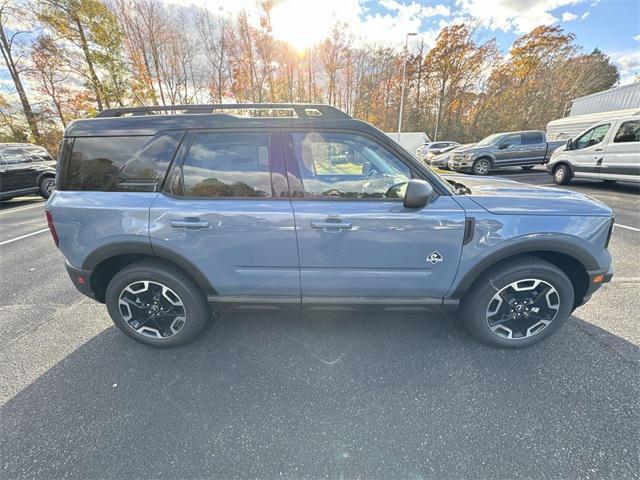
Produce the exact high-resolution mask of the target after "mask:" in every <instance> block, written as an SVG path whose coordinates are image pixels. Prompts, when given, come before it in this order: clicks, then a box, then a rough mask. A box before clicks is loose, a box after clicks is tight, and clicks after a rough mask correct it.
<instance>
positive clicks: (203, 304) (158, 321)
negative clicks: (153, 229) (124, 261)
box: [105, 259, 211, 347]
mask: <svg viewBox="0 0 640 480" xmlns="http://www.w3.org/2000/svg"><path fill="white" fill-rule="evenodd" d="M152 296H153V297H155V298H156V300H153V299H152V298H151V297H152ZM105 303H106V304H107V310H108V311H109V315H110V316H111V319H112V320H113V323H115V324H116V326H117V327H118V328H119V329H120V330H122V331H123V332H124V333H126V334H127V335H129V336H130V337H131V338H133V339H135V340H137V341H139V342H142V343H146V344H147V345H153V346H154V347H175V346H178V345H183V344H185V343H187V342H190V341H191V340H193V339H194V338H195V337H196V336H197V335H198V333H200V331H201V330H202V329H203V327H204V326H205V325H206V324H207V322H208V320H209V319H210V318H211V309H210V308H209V304H208V303H207V299H206V297H205V295H204V293H203V292H202V290H201V289H200V287H199V286H198V284H197V283H196V282H195V281H194V280H193V279H192V278H191V277H190V276H189V275H187V274H186V273H184V272H183V271H182V270H180V269H179V268H176V267H174V266H173V265H170V264H167V263H165V262H162V261H159V260H154V259H148V260H140V261H138V262H135V263H133V264H132V265H129V266H128V267H125V268H123V269H122V270H120V271H119V272H118V273H116V274H115V275H114V277H113V278H112V279H111V281H110V282H109V285H108V286H107V291H106V296H105ZM136 304H139V305H140V306H142V307H144V308H140V307H137V306H135V305H136ZM147 307H149V308H150V310H147ZM151 309H154V313H153V315H154V316H153V317H152V318H150V315H149V313H150V312H151ZM167 312H171V313H167ZM127 317H129V318H127ZM143 322H144V323H143Z"/></svg>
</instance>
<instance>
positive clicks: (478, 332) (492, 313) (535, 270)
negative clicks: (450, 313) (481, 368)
mask: <svg viewBox="0 0 640 480" xmlns="http://www.w3.org/2000/svg"><path fill="white" fill-rule="evenodd" d="M573 301H574V292H573V285H572V284H571V281H570V280H569V278H568V277H567V276H566V275H565V274H564V272H562V270H560V269H559V268H557V267H555V266H554V265H552V264H551V263H549V262H546V261H544V260H541V259H539V258H536V257H520V258H518V259H515V260H513V261H510V262H508V263H505V264H503V265H501V266H499V267H497V268H494V269H492V270H490V271H489V272H487V273H486V274H485V275H483V276H482V277H481V278H480V279H478V280H477V281H476V283H475V284H474V286H473V287H472V288H471V290H470V291H469V292H468V293H467V295H465V297H464V299H463V301H462V307H461V310H460V314H461V319H462V321H463V323H464V324H465V326H466V327H467V328H468V329H469V331H470V332H471V333H472V334H473V335H475V336H476V337H478V338H479V339H480V340H482V341H483V342H485V343H488V344H490V345H493V346H498V347H511V348H517V347H526V346H529V345H533V344H535V343H538V342H539V341H541V340H542V339H544V338H546V337H548V336H549V335H551V334H552V333H553V332H555V331H556V330H557V329H558V328H560V326H561V325H562V324H563V323H564V322H565V321H566V319H567V317H568V316H569V315H570V313H571V310H572V309H573Z"/></svg>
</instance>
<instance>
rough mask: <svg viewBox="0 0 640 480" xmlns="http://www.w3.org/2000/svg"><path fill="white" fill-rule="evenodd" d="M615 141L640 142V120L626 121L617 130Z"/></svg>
mask: <svg viewBox="0 0 640 480" xmlns="http://www.w3.org/2000/svg"><path fill="white" fill-rule="evenodd" d="M613 142H614V143H626V142H640V120H632V121H630V122H624V123H623V124H622V125H620V128H619V129H618V131H617V132H616V136H615V137H614V139H613Z"/></svg>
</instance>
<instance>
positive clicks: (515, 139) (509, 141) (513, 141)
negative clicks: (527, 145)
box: [500, 133, 522, 147]
mask: <svg viewBox="0 0 640 480" xmlns="http://www.w3.org/2000/svg"><path fill="white" fill-rule="evenodd" d="M500 145H506V146H507V147H519V146H520V145H522V139H521V135H520V134H519V133H517V134H515V135H507V136H506V137H504V138H503V139H502V140H501V141H500Z"/></svg>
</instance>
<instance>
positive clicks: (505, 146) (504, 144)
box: [498, 142, 511, 150]
mask: <svg viewBox="0 0 640 480" xmlns="http://www.w3.org/2000/svg"><path fill="white" fill-rule="evenodd" d="M510 146H511V145H509V143H508V142H504V143H501V144H500V146H499V147H498V148H499V149H500V150H504V149H505V148H509V147H510Z"/></svg>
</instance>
